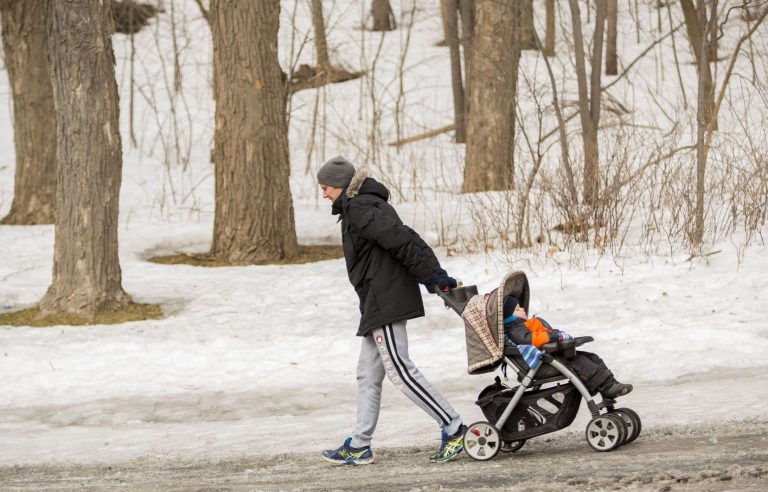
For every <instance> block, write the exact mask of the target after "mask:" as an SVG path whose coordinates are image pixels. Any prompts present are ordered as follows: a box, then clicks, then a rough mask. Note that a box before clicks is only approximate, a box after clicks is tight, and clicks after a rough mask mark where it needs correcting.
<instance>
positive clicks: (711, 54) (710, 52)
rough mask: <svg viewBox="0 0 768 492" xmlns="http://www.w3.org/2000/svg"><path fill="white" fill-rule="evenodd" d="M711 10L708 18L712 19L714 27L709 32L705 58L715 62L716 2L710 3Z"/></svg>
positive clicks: (716, 33)
mask: <svg viewBox="0 0 768 492" xmlns="http://www.w3.org/2000/svg"><path fill="white" fill-rule="evenodd" d="M710 3H711V5H712V10H711V11H710V12H709V17H710V19H712V23H713V25H714V27H713V28H712V29H710V30H709V44H708V45H707V58H708V59H709V61H710V62H716V61H717V35H718V32H717V2H716V1H711V0H710Z"/></svg>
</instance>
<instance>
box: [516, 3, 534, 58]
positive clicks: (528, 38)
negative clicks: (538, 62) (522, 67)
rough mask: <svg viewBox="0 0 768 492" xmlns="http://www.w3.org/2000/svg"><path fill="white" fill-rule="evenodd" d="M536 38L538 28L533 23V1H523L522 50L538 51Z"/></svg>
mask: <svg viewBox="0 0 768 492" xmlns="http://www.w3.org/2000/svg"><path fill="white" fill-rule="evenodd" d="M534 36H536V26H535V24H534V22H533V0H523V2H522V15H521V17H520V49H523V50H535V49H538V48H537V45H536V38H535V37H534Z"/></svg>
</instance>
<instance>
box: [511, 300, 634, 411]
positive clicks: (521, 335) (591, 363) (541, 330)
mask: <svg viewBox="0 0 768 492" xmlns="http://www.w3.org/2000/svg"><path fill="white" fill-rule="evenodd" d="M504 336H505V342H507V343H508V344H509V345H512V346H518V345H533V346H534V347H536V348H540V347H541V346H542V345H544V344H545V343H557V342H561V341H567V340H573V337H572V336H571V335H569V334H568V333H566V332H564V331H560V330H556V329H554V328H552V327H551V326H550V325H549V323H547V322H546V321H545V320H544V319H543V318H540V317H538V316H533V317H531V318H529V317H528V313H527V312H526V310H525V308H524V307H523V306H521V305H520V303H519V301H518V300H517V299H516V298H514V297H512V296H506V297H504ZM563 363H564V364H565V366H566V367H568V369H570V370H571V371H573V372H574V373H575V374H576V375H577V376H579V379H581V382H582V383H584V384H585V385H586V387H587V389H588V390H589V394H590V395H595V394H596V393H600V395H601V396H602V397H603V398H604V399H610V400H613V399H615V398H618V397H619V396H624V395H626V394H627V393H629V392H630V391H632V385H631V384H624V383H620V382H618V381H616V378H614V377H613V373H612V372H611V370H610V369H608V366H606V365H605V362H603V359H601V358H600V357H598V356H597V355H596V354H593V353H591V352H584V351H581V350H577V351H576V353H575V355H574V356H573V358H570V359H564V360H563Z"/></svg>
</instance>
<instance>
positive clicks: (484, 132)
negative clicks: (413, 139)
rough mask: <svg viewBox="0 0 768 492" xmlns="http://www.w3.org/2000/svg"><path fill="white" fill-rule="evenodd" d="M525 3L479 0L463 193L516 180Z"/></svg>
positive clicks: (496, 187) (509, 184) (501, 186)
mask: <svg viewBox="0 0 768 492" xmlns="http://www.w3.org/2000/svg"><path fill="white" fill-rule="evenodd" d="M520 10H521V9H520V8H519V6H518V5H517V4H516V3H514V4H510V3H508V2H498V1H496V0H479V1H478V2H477V11H476V14H477V18H476V23H475V37H474V42H473V43H474V45H473V46H474V50H475V52H476V53H483V56H478V57H473V59H472V67H471V71H470V73H469V78H470V83H471V84H472V92H471V93H470V98H471V101H470V107H471V108H483V110H482V112H479V111H477V110H473V111H471V112H470V113H469V126H468V131H467V151H466V157H465V166H464V184H463V185H462V192H463V193H471V192H477V191H492V190H506V189H510V188H511V187H512V186H513V183H514V181H513V180H514V160H513V149H514V131H515V103H516V93H517V76H518V65H519V63H520V43H519V21H520V15H521V12H520Z"/></svg>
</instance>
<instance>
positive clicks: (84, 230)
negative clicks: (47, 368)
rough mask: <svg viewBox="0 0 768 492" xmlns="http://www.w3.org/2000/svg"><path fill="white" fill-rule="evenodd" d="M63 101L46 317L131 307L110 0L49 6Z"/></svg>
mask: <svg viewBox="0 0 768 492" xmlns="http://www.w3.org/2000/svg"><path fill="white" fill-rule="evenodd" d="M49 15H50V23H49V31H48V34H49V38H50V59H51V73H52V81H53V95H54V100H55V102H56V118H55V119H56V131H57V137H58V138H57V146H56V159H57V170H58V182H57V186H56V210H57V213H56V228H55V244H54V252H53V281H52V283H51V286H50V287H49V288H48V292H47V293H46V294H45V297H43V299H42V301H40V316H41V317H44V316H47V315H50V314H55V313H72V314H76V315H79V316H84V317H87V318H92V317H93V316H94V315H95V314H96V312H97V311H100V310H103V309H116V308H120V307H122V306H123V305H125V304H127V303H128V302H130V298H129V296H128V294H126V293H125V292H124V291H123V288H122V285H121V271H120V262H119V259H118V254H117V218H118V211H119V198H120V182H121V178H122V176H121V171H122V144H121V141H120V131H119V130H120V120H119V113H118V112H119V104H118V96H117V83H116V81H115V69H114V65H115V57H114V54H113V52H112V39H111V33H112V13H111V10H110V2H109V0H107V1H104V2H94V1H92V0H70V1H68V2H60V1H55V2H53V1H52V2H50V3H49Z"/></svg>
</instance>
